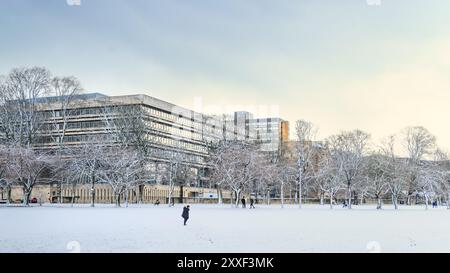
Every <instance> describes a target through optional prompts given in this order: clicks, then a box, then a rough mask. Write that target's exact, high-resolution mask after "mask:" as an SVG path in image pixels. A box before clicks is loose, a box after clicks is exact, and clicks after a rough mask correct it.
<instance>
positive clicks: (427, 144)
mask: <svg viewBox="0 0 450 273" xmlns="http://www.w3.org/2000/svg"><path fill="white" fill-rule="evenodd" d="M403 141H404V146H405V148H406V150H407V152H408V158H409V159H408V170H409V176H408V196H407V203H408V205H411V197H412V195H413V194H414V193H415V189H416V188H417V187H418V178H419V173H420V168H421V167H420V161H421V160H422V159H423V158H424V156H427V155H431V154H432V152H433V151H434V148H435V145H436V138H435V137H434V136H433V135H432V134H431V133H430V132H429V131H428V130H427V129H425V128H424V127H421V126H416V127H407V128H406V129H405V130H404V140H403Z"/></svg>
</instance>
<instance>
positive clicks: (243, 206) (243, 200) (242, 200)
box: [241, 197, 245, 209]
mask: <svg viewBox="0 0 450 273" xmlns="http://www.w3.org/2000/svg"><path fill="white" fill-rule="evenodd" d="M241 202H242V208H243V209H245V197H242V199H241Z"/></svg>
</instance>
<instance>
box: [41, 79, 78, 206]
mask: <svg viewBox="0 0 450 273" xmlns="http://www.w3.org/2000/svg"><path fill="white" fill-rule="evenodd" d="M81 92H82V87H81V84H80V82H79V81H78V80H77V79H76V78H75V77H53V78H52V79H51V81H50V94H51V95H53V97H51V98H48V103H49V104H51V105H52V107H51V109H52V111H51V113H52V116H51V119H50V121H51V124H49V125H50V127H51V128H49V129H50V130H51V136H52V138H53V141H54V142H55V143H56V144H57V145H58V148H57V150H56V156H58V157H59V160H58V161H60V162H61V161H64V157H65V155H64V152H65V149H66V148H67V147H66V133H67V130H68V126H69V118H70V117H71V116H72V115H73V114H74V113H75V111H76V108H77V107H76V104H77V103H79V100H78V101H77V95H79V94H80V93H81ZM65 178H66V177H65V176H60V179H57V180H56V181H57V182H58V188H57V196H58V202H59V203H61V202H62V186H63V183H64V182H65Z"/></svg>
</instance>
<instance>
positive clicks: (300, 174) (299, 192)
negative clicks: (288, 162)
mask: <svg viewBox="0 0 450 273" xmlns="http://www.w3.org/2000/svg"><path fill="white" fill-rule="evenodd" d="M302 190H303V189H302V172H300V173H299V181H298V208H300V209H301V208H302V202H303V200H302Z"/></svg>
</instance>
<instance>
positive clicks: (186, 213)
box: [181, 207, 189, 218]
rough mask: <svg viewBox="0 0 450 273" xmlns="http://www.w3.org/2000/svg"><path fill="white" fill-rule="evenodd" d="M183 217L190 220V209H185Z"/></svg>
mask: <svg viewBox="0 0 450 273" xmlns="http://www.w3.org/2000/svg"><path fill="white" fill-rule="evenodd" d="M181 217H183V218H189V208H188V207H184V208H183V213H182V214H181Z"/></svg>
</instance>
